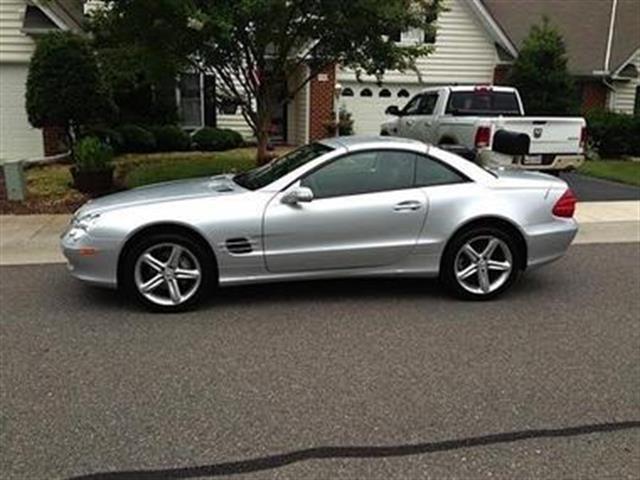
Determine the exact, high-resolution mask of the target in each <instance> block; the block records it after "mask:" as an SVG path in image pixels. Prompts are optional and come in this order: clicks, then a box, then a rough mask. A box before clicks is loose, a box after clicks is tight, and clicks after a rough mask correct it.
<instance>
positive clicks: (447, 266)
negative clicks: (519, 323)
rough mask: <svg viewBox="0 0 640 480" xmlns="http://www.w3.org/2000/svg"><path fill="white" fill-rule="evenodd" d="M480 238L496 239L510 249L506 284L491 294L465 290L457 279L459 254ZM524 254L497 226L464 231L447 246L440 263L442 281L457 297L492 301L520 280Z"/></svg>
mask: <svg viewBox="0 0 640 480" xmlns="http://www.w3.org/2000/svg"><path fill="white" fill-rule="evenodd" d="M478 237H495V238H497V239H499V240H501V241H502V242H504V245H506V247H507V248H508V249H509V251H510V254H511V265H512V266H511V271H510V273H509V274H508V276H507V277H506V280H505V281H504V283H502V284H501V286H499V288H497V289H496V290H494V291H491V292H489V293H474V292H471V291H469V290H467V289H465V288H464V287H463V286H462V285H461V284H460V282H459V281H458V279H457V277H456V270H455V269H456V265H455V262H456V259H457V258H458V253H459V252H460V250H461V249H462V247H463V246H465V244H467V242H469V241H472V240H473V239H474V238H478ZM522 255H523V252H522V251H521V248H520V246H519V242H518V241H517V240H516V239H515V238H513V235H512V234H510V233H509V232H508V231H507V230H505V229H502V228H500V227H496V226H477V227H471V228H469V229H466V230H463V231H461V232H460V233H458V234H456V236H455V237H453V238H452V239H451V240H450V242H449V244H448V245H447V247H446V249H445V252H444V255H443V257H442V261H441V263H440V280H441V281H442V282H443V283H444V285H445V286H446V287H447V289H448V290H449V291H450V292H451V293H452V294H453V295H455V296H456V297H458V298H462V299H464V300H475V301H485V300H491V299H493V298H496V297H498V296H500V295H501V294H502V293H504V292H505V291H506V290H508V289H509V288H510V287H511V286H512V285H513V284H514V282H515V281H516V280H517V279H518V277H519V275H520V273H521V265H522V264H523V261H522V260H523V259H522Z"/></svg>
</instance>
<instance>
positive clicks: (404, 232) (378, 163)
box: [264, 150, 427, 272]
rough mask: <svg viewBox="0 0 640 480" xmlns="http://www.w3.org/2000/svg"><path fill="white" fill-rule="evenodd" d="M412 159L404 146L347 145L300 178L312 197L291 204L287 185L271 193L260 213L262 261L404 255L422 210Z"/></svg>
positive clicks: (361, 262)
mask: <svg viewBox="0 0 640 480" xmlns="http://www.w3.org/2000/svg"><path fill="white" fill-rule="evenodd" d="M415 162H416V155H415V154H412V153H410V152H404V151H391V150H382V151H367V152H359V153H351V154H347V155H345V156H343V157H340V158H338V159H337V160H334V161H332V162H330V163H329V164H327V165H325V166H323V167H322V168H320V169H319V170H316V171H315V172H313V173H311V174H309V175H307V176H306V177H304V178H303V179H301V181H300V182H299V185H301V186H304V187H307V188H310V189H311V190H312V191H313V192H314V199H313V200H312V201H311V202H308V203H306V202H305V203H298V204H295V205H290V204H285V203H282V201H281V200H282V197H283V196H284V195H285V194H286V193H287V191H285V192H281V193H280V194H278V195H276V196H275V197H274V198H273V199H272V201H271V202H270V203H269V205H268V206H267V208H266V210H265V215H264V242H265V259H266V265H267V269H268V270H269V271H271V272H296V271H307V270H326V269H338V268H358V267H377V266H384V265H390V264H393V263H395V262H398V261H399V260H401V259H403V258H404V257H405V256H406V255H408V254H409V253H410V251H411V250H412V248H413V247H414V245H415V243H416V241H417V238H418V235H419V233H420V231H421V229H422V226H423V223H424V221H425V217H426V213H427V198H426V196H425V194H424V193H423V192H422V190H420V189H419V188H414V187H413V183H414V172H415ZM296 186H297V185H294V186H293V187H292V188H295V187H296Z"/></svg>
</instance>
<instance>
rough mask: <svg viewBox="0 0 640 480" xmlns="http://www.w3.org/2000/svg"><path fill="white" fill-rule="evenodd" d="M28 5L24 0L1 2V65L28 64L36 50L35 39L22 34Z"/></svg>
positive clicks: (4, 0) (3, 0) (5, 0)
mask: <svg viewBox="0 0 640 480" xmlns="http://www.w3.org/2000/svg"><path fill="white" fill-rule="evenodd" d="M26 7H27V4H26V2H25V1H24V0H22V1H12V0H2V1H1V2H0V63H23V64H24V63H28V62H29V60H30V59H31V55H32V53H33V51H34V49H35V42H34V41H33V39H32V38H31V37H29V36H27V35H25V34H24V33H22V31H21V29H22V21H23V19H24V12H25V10H26Z"/></svg>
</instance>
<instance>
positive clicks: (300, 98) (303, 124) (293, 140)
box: [287, 67, 310, 145]
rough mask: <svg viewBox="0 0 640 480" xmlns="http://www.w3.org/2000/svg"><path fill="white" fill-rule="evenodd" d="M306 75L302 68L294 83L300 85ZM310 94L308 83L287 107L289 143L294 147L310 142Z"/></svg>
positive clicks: (305, 70)
mask: <svg viewBox="0 0 640 480" xmlns="http://www.w3.org/2000/svg"><path fill="white" fill-rule="evenodd" d="M306 75H307V69H306V67H301V68H300V71H299V72H298V75H296V77H295V79H294V81H293V82H292V83H293V84H295V85H298V84H300V82H302V81H304V79H305V76H306ZM309 93H310V91H309V84H308V83H306V84H305V85H304V87H302V88H301V89H300V91H299V92H297V94H296V96H295V97H294V99H293V100H292V101H291V102H289V105H288V106H287V143H290V144H292V145H302V144H305V143H307V142H308V141H309V135H308V131H309V108H308V107H309V98H310V95H309Z"/></svg>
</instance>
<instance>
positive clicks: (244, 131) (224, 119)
mask: <svg viewBox="0 0 640 480" xmlns="http://www.w3.org/2000/svg"><path fill="white" fill-rule="evenodd" d="M216 123H217V126H218V128H228V129H231V130H235V131H236V132H238V133H239V134H240V135H242V136H243V137H244V138H247V139H248V138H251V137H253V130H251V127H250V126H249V124H248V123H247V121H246V120H245V119H244V117H243V116H242V113H240V107H238V111H237V112H236V113H234V114H230V115H229V114H223V113H220V112H218V115H217V117H216Z"/></svg>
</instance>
